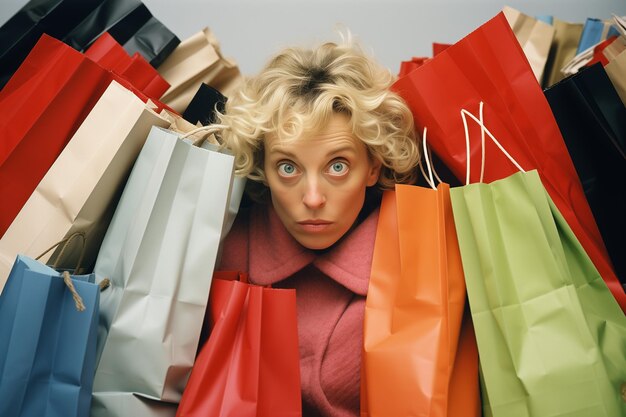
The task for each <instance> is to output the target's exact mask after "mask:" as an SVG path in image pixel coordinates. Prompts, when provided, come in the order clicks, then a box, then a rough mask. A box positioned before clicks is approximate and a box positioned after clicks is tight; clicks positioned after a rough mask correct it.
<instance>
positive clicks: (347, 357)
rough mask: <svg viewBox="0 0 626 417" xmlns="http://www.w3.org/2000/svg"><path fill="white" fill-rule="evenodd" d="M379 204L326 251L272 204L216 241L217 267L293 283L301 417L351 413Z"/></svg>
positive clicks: (355, 409) (246, 214)
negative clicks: (307, 243)
mask: <svg viewBox="0 0 626 417" xmlns="http://www.w3.org/2000/svg"><path fill="white" fill-rule="evenodd" d="M377 222H378V209H376V210H375V211H373V212H372V213H371V214H370V215H369V216H368V217H367V218H366V219H365V220H364V221H363V222H362V223H361V224H359V225H358V226H357V227H355V228H354V229H353V230H352V231H351V232H350V233H349V234H348V235H346V236H344V238H342V239H341V240H340V241H339V242H337V243H336V244H335V245H334V246H332V247H331V248H330V249H328V250H325V251H312V250H309V249H307V248H305V247H303V246H302V245H300V244H299V243H298V242H297V241H296V240H295V239H294V238H293V237H292V236H291V235H290V234H289V232H288V231H287V230H286V229H285V228H284V226H283V225H282V223H281V221H280V219H279V218H278V216H277V215H276V213H275V212H274V209H273V208H272V207H271V205H268V206H254V207H253V209H252V210H250V211H243V212H241V213H240V215H239V216H238V218H237V221H236V222H235V225H234V226H233V229H232V230H231V232H230V234H229V235H228V237H227V238H226V241H225V242H224V246H223V253H222V259H221V263H220V266H219V269H220V270H240V271H248V273H249V277H250V281H251V282H253V283H255V284H260V285H267V284H272V286H273V287H276V288H295V289H296V299H297V308H298V336H299V343H300V371H301V381H302V403H303V404H302V405H303V413H304V416H306V417H309V416H333V417H335V416H337V417H340V416H341V417H343V416H346V417H348V416H349V417H357V416H358V415H359V390H360V370H361V350H362V348H363V314H364V308H365V295H366V293H367V287H368V283H369V276H370V269H371V264H372V253H373V249H374V240H375V237H376V226H377Z"/></svg>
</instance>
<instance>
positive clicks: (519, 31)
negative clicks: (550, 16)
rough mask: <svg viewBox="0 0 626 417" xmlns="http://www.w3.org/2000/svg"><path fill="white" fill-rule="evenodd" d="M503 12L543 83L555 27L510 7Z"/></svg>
mask: <svg viewBox="0 0 626 417" xmlns="http://www.w3.org/2000/svg"><path fill="white" fill-rule="evenodd" d="M502 11H503V12H504V15H505V16H506V20H507V21H508V22H509V26H511V29H513V32H514V33H515V37H516V38H517V41H518V42H519V44H520V45H521V46H522V49H523V50H524V55H526V59H528V62H529V63H530V66H531V68H532V70H533V74H535V78H536V79H537V81H538V82H541V80H542V78H543V73H544V69H545V66H546V62H547V60H548V54H549V53H550V46H551V45H552V40H553V39H554V33H555V30H554V27H552V26H550V25H549V24H547V23H545V22H542V21H540V20H537V19H535V18H534V17H532V16H528V15H526V14H524V13H521V12H520V11H519V10H515V9H513V8H511V7H508V6H505V7H504V8H503V9H502Z"/></svg>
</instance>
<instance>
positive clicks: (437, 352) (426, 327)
mask: <svg viewBox="0 0 626 417" xmlns="http://www.w3.org/2000/svg"><path fill="white" fill-rule="evenodd" d="M464 310H465V281H464V275H463V268H462V265H461V257H460V253H459V247H458V241H457V237H456V229H455V226H454V219H453V217H452V207H451V204H450V189H449V186H448V185H447V184H440V185H439V187H438V188H437V189H429V188H422V187H416V186H408V185H396V191H395V192H391V191H388V192H386V193H385V195H384V196H383V202H382V205H381V209H380V217H379V221H378V230H377V233H376V244H375V248H374V257H373V260H372V272H371V277H370V284H369V290H368V294H367V299H366V304H365V323H364V352H363V366H362V371H361V372H362V375H361V416H363V417H379V416H384V417H391V416H429V417H435V416H441V417H444V416H460V415H463V416H469V417H471V416H480V394H479V390H478V386H479V381H478V353H477V348H476V340H475V338H474V336H473V329H472V325H471V321H470V320H469V318H468V317H466V319H465V320H463V317H464Z"/></svg>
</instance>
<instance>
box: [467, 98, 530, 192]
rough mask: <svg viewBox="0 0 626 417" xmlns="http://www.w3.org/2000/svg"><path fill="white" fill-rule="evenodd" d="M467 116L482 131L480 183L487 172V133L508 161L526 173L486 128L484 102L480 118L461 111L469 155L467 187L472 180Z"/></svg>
mask: <svg viewBox="0 0 626 417" xmlns="http://www.w3.org/2000/svg"><path fill="white" fill-rule="evenodd" d="M466 116H469V117H470V118H471V119H472V120H474V121H475V122H476V123H478V125H479V126H480V129H481V149H482V153H481V158H482V161H481V164H482V165H481V169H480V182H482V181H483V174H484V170H485V133H486V134H487V136H489V138H490V139H491V140H492V141H493V143H495V145H496V146H497V147H498V148H499V149H500V150H501V151H502V153H503V154H504V155H505V156H506V157H507V158H508V160H509V161H511V162H512V163H513V165H515V167H516V168H517V169H518V170H520V171H521V172H526V171H525V170H524V168H522V167H521V166H520V164H519V163H518V162H517V161H516V160H515V159H514V158H513V157H512V156H511V155H510V154H509V153H508V152H507V151H506V149H504V147H503V146H502V145H501V144H500V142H499V141H498V139H496V138H495V136H494V135H493V134H492V133H491V131H489V129H488V128H487V126H485V123H484V121H483V102H482V101H481V102H480V108H479V116H480V117H479V118H477V117H476V116H474V115H473V114H472V113H470V112H469V111H467V110H466V109H461V118H462V119H463V127H464V129H465V150H466V155H467V171H466V174H465V185H467V184H469V180H470V146H469V130H468V128H467V119H466Z"/></svg>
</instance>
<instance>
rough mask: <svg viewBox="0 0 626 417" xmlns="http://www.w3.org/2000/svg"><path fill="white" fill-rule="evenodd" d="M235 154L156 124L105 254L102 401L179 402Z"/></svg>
mask: <svg viewBox="0 0 626 417" xmlns="http://www.w3.org/2000/svg"><path fill="white" fill-rule="evenodd" d="M233 164H234V157H233V156H232V155H227V154H224V153H219V152H213V151H209V150H206V149H202V148H199V147H196V146H193V145H192V144H190V143H188V142H187V141H184V140H180V139H179V136H178V135H177V134H175V133H173V132H170V131H168V130H165V129H162V128H159V127H153V128H152V130H151V131H150V134H149V136H148V139H147V141H146V143H145V144H144V146H143V148H142V150H141V152H140V154H139V156H138V158H137V161H136V162H135V165H134V167H133V170H132V172H131V175H130V177H129V179H128V182H127V183H126V186H125V188H124V192H123V193H122V197H121V198H120V202H119V204H118V206H117V209H116V210H115V214H114V216H113V220H112V221H111V224H110V226H109V228H108V230H107V233H106V235H105V238H104V241H103V243H102V246H101V248H100V251H99V253H98V257H97V260H96V266H95V269H94V270H95V272H96V273H97V274H98V276H103V277H108V278H109V279H110V280H111V286H110V288H109V289H107V291H105V292H103V294H102V297H101V303H100V310H101V317H102V319H101V322H100V327H99V332H100V336H99V339H98V354H99V362H98V366H97V370H96V376H95V382H94V396H95V399H94V404H98V410H101V411H102V414H96V411H97V410H96V409H92V415H93V416H95V415H106V416H112V415H116V414H114V410H116V409H118V410H119V409H122V407H121V406H120V404H122V402H124V401H127V400H128V394H129V393H131V394H136V395H137V396H141V397H145V398H149V399H153V400H158V401H167V402H173V403H175V402H178V401H179V400H180V396H181V394H182V391H183V388H184V386H185V383H186V382H187V378H188V376H189V373H190V371H191V366H192V364H193V362H194V358H195V356H196V352H197V346H198V340H199V336H200V331H201V326H202V320H203V317H204V313H205V310H206V305H207V301H208V296H209V288H210V283H211V276H212V272H213V268H214V265H215V260H216V255H217V250H218V246H219V242H220V238H221V232H222V227H223V223H224V218H225V213H226V210H227V207H228V204H229V201H228V198H229V195H230V190H231V184H232V175H233Z"/></svg>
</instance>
